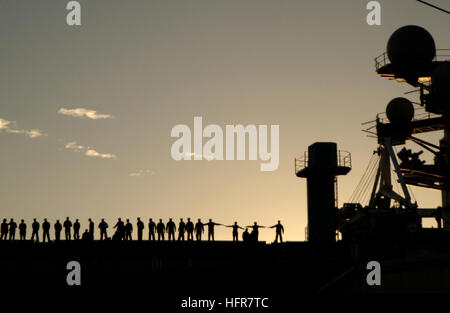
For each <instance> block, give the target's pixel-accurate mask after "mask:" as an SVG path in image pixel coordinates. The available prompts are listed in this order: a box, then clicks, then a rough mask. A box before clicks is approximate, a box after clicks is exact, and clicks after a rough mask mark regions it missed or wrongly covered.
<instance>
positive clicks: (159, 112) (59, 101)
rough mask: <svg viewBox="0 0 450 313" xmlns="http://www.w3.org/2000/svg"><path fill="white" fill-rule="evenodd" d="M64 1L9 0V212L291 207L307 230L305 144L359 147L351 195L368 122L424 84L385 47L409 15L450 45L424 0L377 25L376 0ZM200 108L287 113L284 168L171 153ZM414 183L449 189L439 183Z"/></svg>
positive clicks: (256, 214)
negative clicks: (403, 71) (385, 67)
mask: <svg viewBox="0 0 450 313" xmlns="http://www.w3.org/2000/svg"><path fill="white" fill-rule="evenodd" d="M67 2H68V1H63V0H40V1H30V0H28V1H25V0H0V69H1V72H0V73H1V74H0V173H1V176H0V177H1V179H0V217H1V218H3V217H5V218H10V217H13V218H15V219H22V218H23V219H25V220H26V221H27V222H30V221H31V219H32V218H34V217H35V218H38V219H39V220H41V221H42V220H43V218H48V219H49V220H51V221H52V222H53V221H55V220H56V219H65V217H66V216H70V217H71V218H72V219H75V218H79V219H80V221H81V223H82V228H85V226H87V219H88V218H93V220H94V221H96V222H98V221H99V220H100V218H105V219H106V220H107V221H108V222H109V224H110V226H112V224H114V222H115V221H116V219H117V217H122V219H124V218H130V220H131V221H132V222H135V221H136V218H137V217H141V218H142V219H143V220H144V221H147V220H148V218H150V217H151V218H153V219H159V218H162V219H163V220H165V221H167V219H168V218H170V217H172V218H174V220H175V221H178V220H179V218H181V217H182V218H184V219H186V218H187V217H191V218H192V219H195V220H196V219H197V218H201V219H202V220H207V219H209V218H212V219H213V220H214V221H216V222H218V223H223V224H228V225H230V224H232V223H233V222H234V221H237V222H238V223H239V224H240V225H242V226H245V225H250V224H252V223H253V222H254V221H257V222H258V224H261V225H266V226H271V225H274V224H275V223H276V222H277V221H278V220H281V222H282V224H283V225H284V227H285V239H287V240H289V241H297V240H304V238H305V227H306V224H307V222H306V221H307V207H306V201H307V199H306V181H305V180H304V179H301V178H297V177H296V176H295V174H294V158H295V157H297V156H300V155H302V154H303V152H304V151H306V150H307V148H308V146H309V145H310V144H312V143H314V142H316V141H327V142H329V141H331V142H336V143H337V144H338V148H339V149H342V150H346V151H349V152H351V154H352V170H351V172H350V173H349V174H348V175H347V176H345V177H340V178H339V202H340V203H341V204H342V203H343V202H346V201H348V199H349V198H350V196H351V194H352V192H353V190H354V189H355V187H356V186H357V184H358V182H359V180H360V178H361V176H362V174H363V172H364V170H365V168H366V166H367V163H368V161H369V159H370V157H371V155H372V151H373V150H374V149H376V147H377V145H376V140H375V139H373V138H368V137H367V136H366V134H365V133H363V132H362V131H361V129H362V126H361V123H363V122H366V121H370V120H374V119H375V116H376V114H377V113H380V112H383V111H384V110H385V107H386V104H387V103H388V102H389V101H390V100H391V99H392V98H395V97H400V96H404V95H403V93H404V92H407V91H411V90H413V88H412V87H411V86H408V85H406V84H400V83H397V82H394V81H389V80H385V79H381V78H379V77H378V76H377V75H376V73H375V68H374V58H375V57H376V56H378V55H380V54H381V53H383V52H384V51H385V47H386V43H387V40H388V39H389V36H390V35H391V34H392V33H393V32H394V31H395V30H396V29H397V28H399V27H401V26H404V25H410V24H415V25H419V26H422V27H424V28H426V29H427V30H428V31H429V32H430V33H431V34H432V35H433V37H434V39H435V42H436V46H437V48H450V38H449V37H448V30H449V29H450V28H449V26H450V19H449V18H448V15H446V14H445V13H443V12H439V11H437V10H434V9H432V8H429V7H427V6H424V5H423V4H420V3H418V2H417V1H413V0H400V1H387V0H384V1H379V2H380V4H381V25H379V26H377V25H376V26H369V25H368V24H367V23H366V16H367V14H368V13H369V11H368V10H367V9H366V5H367V3H368V2H369V1H365V0H342V1H330V0H329V1H325V0H316V1H300V0H281V1H278V0H277V1H275V0H245V1H241V0H239V1H238V0H227V1H225V0H190V1H184V0H183V1H182V0H171V1H163V0H159V1H155V0H129V1H126V2H124V1H118V0H89V1H88V0H81V1H79V2H80V4H81V25H80V26H68V25H67V24H66V15H67V13H68V11H67V10H66V4H67ZM433 3H434V4H436V5H440V6H442V7H446V6H447V9H449V7H448V2H447V1H446V0H434V1H433ZM407 97H408V98H410V99H411V100H413V101H418V99H417V94H414V93H413V94H409V95H407ZM194 116H201V117H202V118H203V124H204V125H207V124H217V125H220V126H222V127H225V125H228V124H230V125H236V124H242V125H249V124H255V125H279V130H280V135H279V142H280V162H279V167H278V169H277V170H276V171H269V172H262V171H260V168H259V166H260V163H261V162H260V161H250V160H239V161H237V160H235V161H230V160H228V161H217V160H215V161H207V160H202V161H194V160H192V161H175V160H173V158H172V157H171V153H170V151H171V146H172V144H173V143H174V141H175V140H176V139H175V138H171V136H170V134H171V129H172V128H173V127H174V126H175V125H178V124H186V125H189V126H190V127H193V122H194ZM440 136H442V134H441V133H439V134H433V135H426V136H422V138H425V139H429V140H433V141H434V142H435V143H436V142H437V140H438V139H439V138H440ZM414 149H416V150H417V149H418V148H417V147H414ZM426 157H427V158H428V160H431V159H430V157H429V156H426ZM413 193H414V196H415V198H416V199H417V201H418V203H419V205H420V206H421V207H436V206H438V205H440V194H439V193H438V192H435V191H430V190H424V189H417V188H413ZM429 225H432V222H430V223H429ZM110 232H111V230H110ZM274 237H275V232H274V230H273V229H270V230H267V229H263V230H261V232H260V239H261V240H265V241H272V240H273V239H274ZM217 239H220V240H229V239H231V229H229V228H224V227H218V228H217V230H216V240H217Z"/></svg>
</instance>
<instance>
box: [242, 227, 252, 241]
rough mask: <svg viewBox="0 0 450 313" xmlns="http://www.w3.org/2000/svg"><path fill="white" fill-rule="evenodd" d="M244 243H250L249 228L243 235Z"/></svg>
mask: <svg viewBox="0 0 450 313" xmlns="http://www.w3.org/2000/svg"><path fill="white" fill-rule="evenodd" d="M242 241H243V242H249V241H250V233H249V232H248V228H246V229H245V231H244V232H243V233H242Z"/></svg>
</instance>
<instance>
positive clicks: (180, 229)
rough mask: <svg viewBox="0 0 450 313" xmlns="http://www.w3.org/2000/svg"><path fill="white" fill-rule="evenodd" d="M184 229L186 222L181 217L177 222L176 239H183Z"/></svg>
mask: <svg viewBox="0 0 450 313" xmlns="http://www.w3.org/2000/svg"><path fill="white" fill-rule="evenodd" d="M185 231H186V224H185V223H184V222H183V219H182V218H180V223H179V224H178V241H180V240H183V241H184V232H185Z"/></svg>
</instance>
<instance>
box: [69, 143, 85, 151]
mask: <svg viewBox="0 0 450 313" xmlns="http://www.w3.org/2000/svg"><path fill="white" fill-rule="evenodd" d="M66 149H69V150H75V151H83V150H84V149H86V147H85V146H82V145H78V144H77V142H76V141H70V142H68V143H66Z"/></svg>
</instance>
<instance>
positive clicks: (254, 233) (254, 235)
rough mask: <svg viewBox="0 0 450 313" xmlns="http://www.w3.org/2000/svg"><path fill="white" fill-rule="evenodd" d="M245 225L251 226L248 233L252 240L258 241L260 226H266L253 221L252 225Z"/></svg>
mask: <svg viewBox="0 0 450 313" xmlns="http://www.w3.org/2000/svg"><path fill="white" fill-rule="evenodd" d="M246 227H251V228H252V233H251V234H250V236H251V240H252V241H258V237H259V229H260V228H266V227H265V226H260V225H258V224H257V223H256V222H255V223H253V225H250V226H246Z"/></svg>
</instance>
